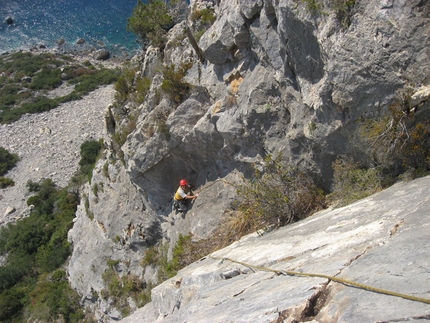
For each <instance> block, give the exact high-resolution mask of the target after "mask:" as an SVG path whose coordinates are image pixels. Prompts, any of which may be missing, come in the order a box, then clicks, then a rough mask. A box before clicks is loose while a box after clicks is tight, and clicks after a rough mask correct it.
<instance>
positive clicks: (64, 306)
mask: <svg viewBox="0 0 430 323" xmlns="http://www.w3.org/2000/svg"><path fill="white" fill-rule="evenodd" d="M29 183H30V184H29V187H31V188H32V189H33V190H34V192H35V193H37V194H36V196H37V200H38V203H37V205H35V207H34V208H33V209H32V211H31V213H30V215H29V216H28V217H26V218H23V219H20V220H18V221H17V222H16V223H15V224H12V223H9V224H7V225H6V226H3V227H2V228H0V255H1V256H3V257H5V259H6V262H5V264H4V265H3V266H1V267H0V293H1V294H0V320H1V321H2V322H12V321H13V322H24V321H26V320H27V319H28V318H29V317H25V315H29V316H31V317H33V318H34V317H36V316H37V317H40V319H41V321H45V322H48V321H55V320H56V319H58V316H59V315H62V316H63V317H64V320H65V322H78V320H79V319H81V318H82V311H81V310H80V308H79V298H78V296H77V294H75V293H74V292H73V291H72V290H71V289H70V287H68V283H67V280H66V279H65V275H64V274H63V275H61V274H60V273H58V272H56V273H54V274H53V276H52V277H55V280H51V281H47V280H46V278H45V276H43V275H42V276H40V274H41V273H44V272H49V271H53V270H56V269H57V268H58V267H60V266H61V265H62V264H63V263H64V261H65V260H66V259H67V258H68V256H69V255H70V252H71V249H70V246H69V243H68V241H67V232H68V231H69V230H70V228H71V227H72V224H73V222H72V220H73V218H74V214H75V212H76V207H77V204H78V202H79V200H78V196H77V195H76V194H71V193H69V192H68V191H67V190H66V189H57V188H56V187H55V185H54V183H53V182H52V181H51V180H50V179H44V180H42V181H40V182H39V183H32V182H29ZM38 281H39V282H38ZM41 286H42V287H41ZM18 299H19V301H18Z"/></svg>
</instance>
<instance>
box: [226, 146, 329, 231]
mask: <svg viewBox="0 0 430 323" xmlns="http://www.w3.org/2000/svg"><path fill="white" fill-rule="evenodd" d="M235 204H236V206H237V209H238V211H239V213H238V215H237V216H236V217H235V218H234V219H233V221H232V222H231V223H230V224H229V226H228V227H229V229H228V230H229V231H230V232H232V234H233V233H234V234H235V235H236V236H242V235H244V234H246V233H249V232H251V231H255V230H260V229H266V228H270V227H272V226H276V227H279V226H284V225H287V224H289V223H292V222H295V221H298V220H300V219H303V218H305V217H307V216H309V215H311V214H312V213H313V212H315V211H317V210H320V209H322V208H324V207H325V198H324V194H323V191H322V190H321V189H320V188H318V187H317V186H316V184H315V183H314V181H313V179H312V178H311V177H310V176H309V175H307V174H306V173H304V172H303V171H301V170H299V169H298V168H295V167H287V166H284V165H283V164H282V155H281V154H279V155H277V156H276V157H275V158H273V157H272V155H268V156H267V157H266V158H265V159H264V169H262V171H261V170H258V169H257V168H256V167H255V168H254V177H253V178H252V179H250V180H247V181H246V182H245V183H244V184H242V185H239V186H238V188H237V201H236V203H235Z"/></svg>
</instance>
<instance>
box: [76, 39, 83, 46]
mask: <svg viewBox="0 0 430 323" xmlns="http://www.w3.org/2000/svg"><path fill="white" fill-rule="evenodd" d="M84 43H85V39H83V38H79V39H78V40H77V41H76V44H78V45H82V44H84Z"/></svg>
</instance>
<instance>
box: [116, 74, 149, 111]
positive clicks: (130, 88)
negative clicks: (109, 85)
mask: <svg viewBox="0 0 430 323" xmlns="http://www.w3.org/2000/svg"><path fill="white" fill-rule="evenodd" d="M150 87H151V80H150V79H148V78H147V77H136V71H135V70H134V69H127V70H125V71H123V73H122V75H121V76H120V77H119V78H118V80H117V81H116V83H115V90H116V93H115V99H116V100H117V101H119V102H124V101H126V100H128V99H130V100H132V101H134V102H136V103H138V104H140V103H143V101H144V100H145V97H146V95H147V94H148V92H149V88H150Z"/></svg>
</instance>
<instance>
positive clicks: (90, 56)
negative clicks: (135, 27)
mask: <svg viewBox="0 0 430 323" xmlns="http://www.w3.org/2000/svg"><path fill="white" fill-rule="evenodd" d="M102 50H104V51H106V52H108V53H109V57H108V58H106V59H96V58H95V57H94V56H95V54H97V52H100V51H102ZM19 52H30V53H34V54H40V53H51V54H55V55H66V56H70V57H72V58H74V59H76V60H79V61H82V60H93V61H96V62H98V63H101V64H103V63H109V62H110V63H114V65H115V66H117V65H118V64H121V63H124V62H127V61H130V60H132V59H133V57H135V56H137V55H141V54H142V52H143V49H142V48H141V47H140V48H139V49H137V50H135V51H134V52H133V53H129V52H128V50H126V49H125V48H123V47H118V49H115V50H114V51H112V50H111V49H110V47H109V46H108V47H106V46H97V47H96V46H92V45H91V44H89V43H84V44H75V45H71V46H70V45H56V46H54V47H48V46H46V45H44V44H35V45H34V46H32V47H27V48H21V49H15V50H13V51H5V52H2V53H0V57H2V56H8V55H12V54H14V53H19Z"/></svg>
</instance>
